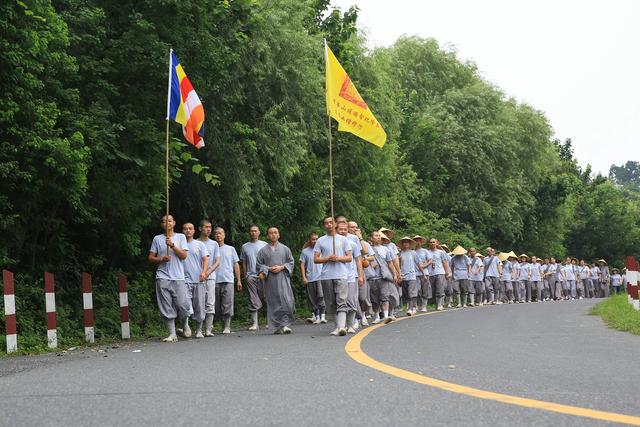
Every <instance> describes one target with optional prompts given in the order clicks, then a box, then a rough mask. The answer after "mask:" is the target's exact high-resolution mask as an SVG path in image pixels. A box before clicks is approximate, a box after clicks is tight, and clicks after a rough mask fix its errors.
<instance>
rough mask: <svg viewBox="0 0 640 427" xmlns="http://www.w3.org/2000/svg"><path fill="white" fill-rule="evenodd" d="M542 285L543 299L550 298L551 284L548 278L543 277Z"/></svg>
mask: <svg viewBox="0 0 640 427" xmlns="http://www.w3.org/2000/svg"><path fill="white" fill-rule="evenodd" d="M542 286H543V288H544V290H543V292H542V293H543V295H542V297H543V298H545V299H546V298H551V285H550V283H549V279H544V280H543V281H542Z"/></svg>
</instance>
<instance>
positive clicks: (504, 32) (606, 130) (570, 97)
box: [332, 0, 640, 175]
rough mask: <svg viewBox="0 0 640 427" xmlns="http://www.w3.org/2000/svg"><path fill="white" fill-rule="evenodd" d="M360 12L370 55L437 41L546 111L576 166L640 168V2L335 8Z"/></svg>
mask: <svg viewBox="0 0 640 427" xmlns="http://www.w3.org/2000/svg"><path fill="white" fill-rule="evenodd" d="M332 4H334V5H337V6H339V7H341V8H342V9H343V10H346V8H348V7H349V6H351V5H354V4H355V5H358V6H359V8H360V14H359V18H358V21H359V28H360V29H361V30H363V31H364V32H365V33H366V34H367V38H368V40H369V44H370V46H371V47H375V46H388V45H391V44H393V42H394V41H395V40H396V39H397V38H398V37H399V36H401V35H403V34H406V35H418V36H421V37H433V38H435V39H437V40H438V41H439V42H440V45H441V46H444V47H455V49H456V50H457V51H458V53H459V56H460V57H461V58H462V59H469V60H472V61H474V62H475V63H476V64H477V65H478V68H479V70H480V73H481V75H482V76H483V77H484V78H485V79H486V80H488V81H490V82H492V83H494V84H496V85H497V86H499V87H500V88H502V90H504V91H505V92H506V94H507V95H508V96H512V97H514V98H516V99H517V100H518V101H521V102H526V103H528V104H530V105H532V106H533V107H534V108H536V109H538V110H542V111H543V112H544V113H545V114H546V116H547V118H548V119H549V121H550V123H551V125H552V126H553V129H554V131H555V136H556V137H557V138H560V139H562V140H564V139H565V138H571V139H572V140H573V146H574V150H575V155H576V157H577V159H578V162H579V163H580V164H581V165H583V166H586V165H587V163H589V164H591V166H592V167H593V169H594V171H595V172H601V173H603V174H604V175H607V174H608V172H609V166H610V165H611V164H621V163H625V162H626V161H627V160H640V155H639V154H638V153H639V152H640V151H639V147H638V145H640V90H639V88H640V84H639V82H640V0H609V1H593V0H591V1H589V0H586V1H574V0H536V1H531V0H529V1H524V0H522V1H513V0H510V1H509V0H481V1H480V0H447V1H442V0H441V1H433V0H333V1H332Z"/></svg>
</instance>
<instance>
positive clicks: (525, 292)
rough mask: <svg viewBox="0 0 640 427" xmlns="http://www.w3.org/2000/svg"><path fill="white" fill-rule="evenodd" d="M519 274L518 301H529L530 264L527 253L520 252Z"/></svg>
mask: <svg viewBox="0 0 640 427" xmlns="http://www.w3.org/2000/svg"><path fill="white" fill-rule="evenodd" d="M518 258H519V259H520V275H519V277H518V280H519V284H518V287H519V289H518V291H519V292H518V293H519V296H520V302H521V303H523V302H531V282H530V278H531V264H529V255H527V254H520V256H519V257H518Z"/></svg>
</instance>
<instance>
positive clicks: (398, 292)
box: [380, 233, 402, 320]
mask: <svg viewBox="0 0 640 427" xmlns="http://www.w3.org/2000/svg"><path fill="white" fill-rule="evenodd" d="M380 236H381V239H382V244H383V245H384V246H385V247H386V248H387V249H388V250H389V252H391V255H392V256H393V265H394V267H395V270H396V271H397V272H398V277H397V278H395V279H394V281H393V282H392V283H387V284H386V286H387V287H388V288H389V316H390V318H391V320H395V318H396V315H397V314H398V311H399V310H400V304H401V302H402V300H401V298H402V282H401V279H400V277H399V276H400V258H399V254H400V251H399V250H398V247H397V246H396V244H395V243H393V242H392V241H391V238H390V237H389V236H387V235H386V234H384V233H380Z"/></svg>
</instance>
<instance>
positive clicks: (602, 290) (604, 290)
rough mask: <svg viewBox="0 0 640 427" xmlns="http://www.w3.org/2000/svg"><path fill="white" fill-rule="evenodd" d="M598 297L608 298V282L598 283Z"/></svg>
mask: <svg viewBox="0 0 640 427" xmlns="http://www.w3.org/2000/svg"><path fill="white" fill-rule="evenodd" d="M600 295H601V296H603V297H605V298H608V297H609V282H608V281H602V280H601V281H600Z"/></svg>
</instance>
